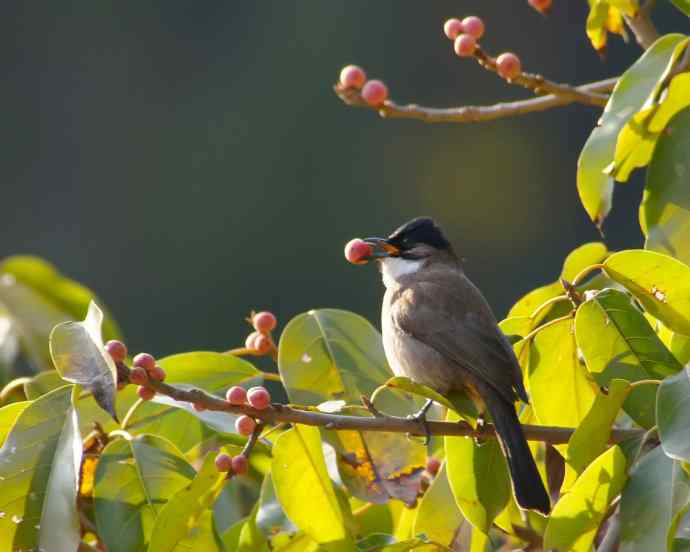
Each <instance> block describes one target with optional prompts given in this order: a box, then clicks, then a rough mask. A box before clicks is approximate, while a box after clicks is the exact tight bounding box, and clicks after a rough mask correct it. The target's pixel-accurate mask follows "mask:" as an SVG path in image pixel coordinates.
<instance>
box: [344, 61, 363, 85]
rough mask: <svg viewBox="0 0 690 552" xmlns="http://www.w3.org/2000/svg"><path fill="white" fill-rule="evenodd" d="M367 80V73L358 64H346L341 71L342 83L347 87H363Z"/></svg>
mask: <svg viewBox="0 0 690 552" xmlns="http://www.w3.org/2000/svg"><path fill="white" fill-rule="evenodd" d="M366 81H367V75H366V73H365V72H364V70H363V69H362V68H361V67H358V66H357V65H346V66H345V67H343V68H342V70H341V71H340V84H342V85H343V86H344V87H345V88H357V89H359V88H362V86H364V83H365V82H366Z"/></svg>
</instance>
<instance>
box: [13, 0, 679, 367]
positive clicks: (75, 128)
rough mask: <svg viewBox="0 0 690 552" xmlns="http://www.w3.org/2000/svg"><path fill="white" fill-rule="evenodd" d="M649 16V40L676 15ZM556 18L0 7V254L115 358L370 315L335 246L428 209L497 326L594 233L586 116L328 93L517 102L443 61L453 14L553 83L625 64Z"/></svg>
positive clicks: (633, 200)
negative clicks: (93, 320)
mask: <svg viewBox="0 0 690 552" xmlns="http://www.w3.org/2000/svg"><path fill="white" fill-rule="evenodd" d="M660 4H661V9H660V10H659V13H658V14H657V17H658V22H660V26H661V27H662V28H663V29H664V31H670V30H677V29H678V28H679V27H678V26H679V25H681V26H682V25H683V24H684V23H685V21H687V20H684V18H682V17H676V14H675V13H674V12H673V9H672V8H670V7H667V6H665V4H664V3H660ZM554 5H555V8H554V10H553V14H552V16H551V17H550V18H549V19H546V18H544V17H542V16H540V15H539V14H538V13H536V12H534V11H533V10H532V9H530V8H529V7H528V6H527V3H526V1H522V0H511V1H509V2H508V1H506V0H493V1H488V0H485V1H472V2H470V1H464V2H461V1H454V2H450V1H443V2H441V1H435V2H409V1H406V2H401V1H399V0H398V1H395V0H387V1H378V2H323V1H317V0H311V1H306V0H301V1H296V2H287V1H283V2H232V1H226V2H219V1H213V0H205V1H203V2H189V1H187V2H180V1H171V0H166V1H158V2H107V1H96V2H94V1H86V0H84V1H75V2H14V3H13V2H8V3H4V4H3V8H2V16H1V18H0V19H1V22H0V37H1V38H0V41H1V42H2V43H1V44H0V56H1V58H0V59H2V62H1V63H2V68H3V71H2V74H3V75H4V78H3V82H2V86H1V87H0V99H1V100H2V106H3V117H2V121H3V122H2V125H0V139H1V141H2V163H1V165H0V171H1V174H0V177H1V182H2V190H3V195H2V199H1V204H2V206H3V209H2V219H1V220H2V231H1V232H0V253H2V254H3V255H5V254H12V253H33V254H38V255H41V256H44V257H46V258H48V259H49V260H51V261H53V262H54V263H56V264H57V265H58V266H59V267H60V268H61V270H63V271H64V272H65V273H66V274H68V275H70V276H72V277H74V278H76V279H78V280H80V281H82V282H84V283H86V284H87V285H89V286H91V287H92V288H94V289H95V290H96V291H97V292H98V293H99V294H100V296H101V297H102V298H103V299H104V300H105V302H106V303H107V304H108V305H109V306H110V307H111V308H112V310H113V311H114V313H115V315H116V317H117V318H118V320H119V321H120V323H121V325H122V326H123V328H124V331H125V334H126V336H127V338H128V342H129V344H130V346H131V348H132V349H134V350H139V349H146V350H149V351H151V352H153V353H155V354H161V355H162V354H168V353H172V352H177V351H183V350H190V349H204V348H224V347H230V346H234V345H237V344H239V343H241V342H243V340H244V335H245V333H246V330H247V326H246V325H245V323H244V322H243V321H242V318H243V316H244V315H245V314H246V313H247V311H249V310H250V309H251V308H256V309H263V308H270V309H271V310H273V311H274V312H276V313H277V314H278V316H279V318H280V320H281V321H282V322H284V321H287V320H288V319H289V318H290V317H291V316H293V315H295V314H297V313H299V312H302V311H304V310H307V309H309V308H312V307H327V306H328V307H341V308H347V309H351V310H353V311H356V312H359V313H361V314H364V315H365V316H367V317H368V318H369V319H371V320H373V321H374V322H375V323H376V324H377V325H378V309H379V302H380V297H381V293H382V289H381V287H382V286H381V284H380V281H379V277H378V275H377V274H376V273H375V269H374V268H373V267H365V268H360V267H353V266H350V265H348V264H347V263H346V262H345V261H344V259H343V255H342V249H343V245H344V243H345V242H346V241H347V240H348V239H350V238H351V237H354V236H361V235H372V234H386V233H387V232H389V231H390V230H392V229H393V228H394V227H395V226H397V225H398V224H399V223H401V222H403V221H405V220H406V219H408V218H410V217H412V216H416V215H420V214H427V215H432V216H434V217H436V218H437V219H438V220H439V221H440V222H441V223H442V224H443V226H444V227H445V228H446V230H447V233H448V234H449V237H450V238H451V239H452V241H453V242H454V243H455V245H456V249H457V250H458V251H459V252H460V253H461V254H462V256H463V257H464V258H465V259H466V266H467V271H468V273H469V274H470V276H471V277H472V278H473V279H474V280H475V281H476V282H477V283H478V285H479V286H480V287H481V288H482V289H484V290H485V292H486V294H487V296H488V298H489V300H490V302H491V303H492V304H493V305H494V307H495V309H496V311H497V315H498V316H499V317H501V316H503V315H504V314H505V312H506V309H507V308H508V307H509V306H510V305H511V304H512V302H514V300H516V299H517V298H518V297H519V296H520V295H522V294H523V293H524V292H526V291H528V290H529V289H531V288H532V287H535V286H536V285H538V284H541V283H543V282H545V281H548V280H552V279H553V278H554V277H555V276H556V274H557V273H558V271H559V268H560V264H561V262H562V259H563V257H564V256H565V255H566V254H567V253H568V252H569V251H570V250H571V249H572V248H573V247H575V246H577V245H579V244H581V243H584V242H586V241H591V240H595V239H598V234H597V232H596V230H595V229H594V228H593V226H592V225H591V224H590V223H589V221H588V220H587V217H586V214H585V212H584V210H583V209H582V207H581V206H580V204H579V200H578V199H577V193H576V190H575V166H576V160H577V156H578V154H579V151H580V149H581V147H582V145H583V143H584V141H585V140H586V138H587V136H588V134H589V132H590V130H591V128H592V125H593V124H594V121H595V119H596V117H597V113H596V111H595V110H593V109H591V108H587V107H569V108H565V109H561V110H558V111H551V112H547V113H542V114H534V115H530V116H527V117H522V118H516V119H507V120H502V121H498V122H493V123H488V124H482V125H464V126H459V125H435V126H429V125H424V124H422V123H418V122H413V121H385V120H381V119H379V118H378V117H377V116H376V115H375V114H374V113H373V112H370V111H367V110H354V109H351V108H347V107H346V106H344V105H343V104H342V103H341V102H340V101H339V100H338V99H337V97H336V96H335V95H334V94H333V92H332V89H331V87H332V84H333V83H334V82H335V80H336V79H337V76H338V72H339V70H340V68H341V67H342V66H343V65H344V64H346V63H351V62H355V63H359V64H361V65H363V66H364V67H365V68H366V69H367V71H368V73H369V75H370V76H371V77H380V78H383V79H384V80H385V81H386V82H387V83H388V84H389V87H390V89H391V92H392V96H393V97H394V98H395V99H397V100H399V101H414V102H419V103H423V104H431V105H437V106H450V105H459V104H483V103H492V102H495V101H498V100H500V99H516V98H521V97H527V96H528V94H527V93H526V92H525V91H523V90H521V89H518V88H515V87H510V86H508V85H507V84H505V83H504V82H502V81H501V80H500V79H498V78H496V77H495V76H494V75H492V74H489V73H487V72H485V71H484V70H482V69H481V68H479V67H478V66H477V65H476V64H475V63H473V62H471V61H467V60H460V59H458V58H457V57H455V56H454V55H453V53H452V45H451V43H450V42H449V41H448V40H447V39H446V38H445V37H444V36H443V34H442V31H441V27H442V24H443V21H444V20H445V19H446V18H447V17H448V16H451V15H465V14H470V13H477V14H480V15H482V16H483V17H484V19H485V21H486V24H487V35H486V38H485V39H484V40H483V41H482V44H483V46H484V47H485V48H486V49H488V51H490V52H493V53H496V54H497V53H499V52H500V51H503V50H514V51H516V52H519V53H520V55H521V57H522V59H523V63H524V66H525V68H527V69H528V70H531V71H536V72H543V73H544V74H546V75H548V76H549V77H551V78H553V79H555V80H558V81H566V82H573V83H577V82H586V81H590V80H595V79H600V78H604V77H607V76H609V75H612V74H615V73H616V72H620V71H621V70H622V69H624V68H625V67H627V66H628V65H629V64H630V63H631V62H632V61H633V60H634V59H635V58H636V57H637V56H638V55H639V54H640V50H639V48H638V47H637V45H636V44H634V43H630V44H628V45H625V44H624V43H623V41H622V40H621V39H620V38H618V37H614V38H612V39H611V48H610V51H609V55H608V58H607V59H606V60H605V61H603V62H602V61H601V60H599V58H598V57H597V55H596V54H595V52H594V51H593V50H592V49H591V47H590V46H589V44H588V42H587V39H586V37H585V34H584V21H585V17H586V10H587V2H585V1H584V0H554ZM680 30H685V31H687V29H682V28H681V29H680ZM640 194H641V179H640V178H639V175H638V177H637V178H635V179H633V180H632V181H631V182H630V183H629V184H628V185H626V186H621V187H620V188H619V189H618V190H617V194H616V202H615V208H614V213H613V215H612V217H611V220H610V221H609V223H608V224H607V227H606V230H607V241H608V242H609V244H610V245H611V246H612V247H622V246H636V245H639V244H640V243H641V237H640V234H639V229H638V223H637V215H636V204H637V202H638V201H639V197H640Z"/></svg>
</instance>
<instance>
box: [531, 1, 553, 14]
mask: <svg viewBox="0 0 690 552" xmlns="http://www.w3.org/2000/svg"><path fill="white" fill-rule="evenodd" d="M527 3H528V4H529V5H530V6H532V7H533V8H534V9H535V10H537V11H538V12H539V13H543V14H547V13H549V11H551V0H527Z"/></svg>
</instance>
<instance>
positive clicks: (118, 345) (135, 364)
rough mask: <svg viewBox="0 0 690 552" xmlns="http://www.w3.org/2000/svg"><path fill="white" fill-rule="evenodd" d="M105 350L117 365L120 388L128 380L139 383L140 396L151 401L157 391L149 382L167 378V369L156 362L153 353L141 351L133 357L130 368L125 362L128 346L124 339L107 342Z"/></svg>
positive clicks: (138, 391) (138, 392)
mask: <svg viewBox="0 0 690 552" xmlns="http://www.w3.org/2000/svg"><path fill="white" fill-rule="evenodd" d="M105 350H106V352H107V353H108V354H109V355H110V356H111V357H112V359H113V360H114V361H115V364H116V365H117V368H118V388H122V387H123V386H124V385H125V384H126V382H127V381H128V382H129V383H133V384H135V385H138V386H139V388H138V389H137V394H138V395H139V398H141V399H143V400H145V401H150V400H151V399H152V398H153V397H154V396H155V394H156V392H155V391H154V390H153V389H152V388H151V387H149V386H148V384H149V382H152V381H163V380H164V379H165V370H163V368H161V367H160V366H158V365H157V364H156V359H155V358H154V357H153V355H150V354H149V353H139V354H138V355H136V356H135V357H134V358H133V359H132V368H131V369H129V370H128V369H127V367H126V366H125V364H124V362H125V360H126V359H127V347H126V345H125V344H124V343H122V341H118V340H116V339H112V340H110V341H108V342H107V343H106V344H105ZM123 376H126V377H123Z"/></svg>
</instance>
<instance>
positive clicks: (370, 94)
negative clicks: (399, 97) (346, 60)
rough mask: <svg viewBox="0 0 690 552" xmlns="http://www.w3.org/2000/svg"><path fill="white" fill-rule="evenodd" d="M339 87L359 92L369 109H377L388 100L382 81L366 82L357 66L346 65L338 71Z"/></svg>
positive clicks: (362, 72) (386, 89) (386, 90)
mask: <svg viewBox="0 0 690 552" xmlns="http://www.w3.org/2000/svg"><path fill="white" fill-rule="evenodd" d="M340 86H341V87H343V88H350V89H354V90H361V93H360V94H361V96H362V99H363V100H364V101H365V102H366V103H367V104H368V105H370V106H371V107H379V106H381V105H383V102H385V101H386V100H387V99H388V87H387V86H386V85H385V83H384V82H383V81H380V80H377V79H372V80H367V75H366V73H365V72H364V69H362V68H361V67H358V66H357V65H346V66H345V67H343V68H342V70H341V71H340Z"/></svg>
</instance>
